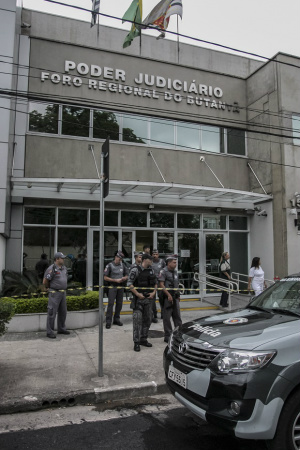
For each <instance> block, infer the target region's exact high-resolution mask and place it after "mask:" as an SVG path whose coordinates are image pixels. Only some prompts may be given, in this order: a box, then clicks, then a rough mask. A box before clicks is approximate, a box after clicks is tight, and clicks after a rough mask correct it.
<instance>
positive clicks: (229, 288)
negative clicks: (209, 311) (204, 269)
mask: <svg viewBox="0 0 300 450" xmlns="http://www.w3.org/2000/svg"><path fill="white" fill-rule="evenodd" d="M200 277H204V278H205V279H204V280H201V279H200ZM208 279H212V280H216V281H220V280H221V282H222V284H224V285H225V286H220V285H219V284H216V283H212V282H211V281H209V280H208ZM194 280H195V281H197V283H203V284H205V285H206V286H211V287H214V288H217V289H221V290H222V291H225V292H228V294H229V296H228V303H229V311H231V293H232V292H238V284H237V283H236V282H235V281H232V280H225V279H223V278H219V277H215V276H213V275H209V274H207V273H200V272H195V273H194ZM226 285H227V287H226ZM234 285H235V286H236V288H234ZM201 300H202V297H201Z"/></svg>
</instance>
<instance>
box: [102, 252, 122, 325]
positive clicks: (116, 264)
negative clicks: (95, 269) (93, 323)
mask: <svg viewBox="0 0 300 450" xmlns="http://www.w3.org/2000/svg"><path fill="white" fill-rule="evenodd" d="M123 258H124V254H123V253H122V252H121V250H118V252H117V253H116V256H115V259H114V261H112V262H110V263H108V264H107V266H106V267H105V270H104V281H108V282H109V286H111V287H109V289H108V306H107V311H106V328H108V329H109V328H111V323H112V322H113V324H114V325H119V326H120V327H121V326H122V325H123V323H122V322H121V321H120V312H121V310H122V306H123V296H124V287H122V286H124V283H125V282H126V281H127V278H128V273H127V269H126V266H125V264H123V262H122V259H123ZM115 301H116V309H115V315H114V319H113V309H114V303H115Z"/></svg>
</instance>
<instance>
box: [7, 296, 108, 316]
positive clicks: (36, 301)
mask: <svg viewBox="0 0 300 450" xmlns="http://www.w3.org/2000/svg"><path fill="white" fill-rule="evenodd" d="M9 303H12V304H13V305H14V307H15V314H30V313H45V312H47V305H48V296H47V295H44V296H43V297H38V298H36V297H33V298H9V297H3V298H1V299H0V304H9ZM98 306H99V292H93V291H87V292H85V293H84V294H83V295H80V296H76V295H70V296H67V308H68V311H85V310H87V309H96V308H98Z"/></svg>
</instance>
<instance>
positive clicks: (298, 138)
mask: <svg viewBox="0 0 300 450" xmlns="http://www.w3.org/2000/svg"><path fill="white" fill-rule="evenodd" d="M292 127H293V138H294V139H293V143H294V145H300V116H292Z"/></svg>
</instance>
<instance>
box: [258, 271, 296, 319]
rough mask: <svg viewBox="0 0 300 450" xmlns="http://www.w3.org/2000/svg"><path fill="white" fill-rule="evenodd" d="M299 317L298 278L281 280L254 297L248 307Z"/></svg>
mask: <svg viewBox="0 0 300 450" xmlns="http://www.w3.org/2000/svg"><path fill="white" fill-rule="evenodd" d="M251 306H254V307H258V308H263V309H267V310H272V311H273V312H275V313H276V310H277V309H278V312H283V310H285V311H286V312H287V313H288V312H290V313H291V314H294V313H297V314H299V315H300V277H298V276H297V277H293V278H292V277H291V278H283V279H282V280H280V281H279V282H277V283H275V284H273V285H272V286H271V287H270V288H269V289H267V290H266V291H264V292H263V293H262V294H260V295H259V296H257V297H255V298H254V299H253V300H252V301H251V303H250V307H251Z"/></svg>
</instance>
